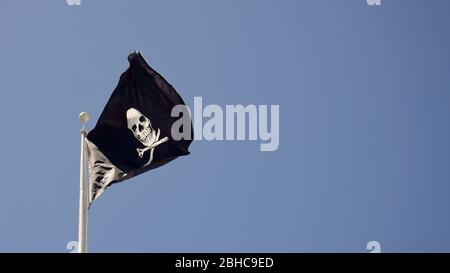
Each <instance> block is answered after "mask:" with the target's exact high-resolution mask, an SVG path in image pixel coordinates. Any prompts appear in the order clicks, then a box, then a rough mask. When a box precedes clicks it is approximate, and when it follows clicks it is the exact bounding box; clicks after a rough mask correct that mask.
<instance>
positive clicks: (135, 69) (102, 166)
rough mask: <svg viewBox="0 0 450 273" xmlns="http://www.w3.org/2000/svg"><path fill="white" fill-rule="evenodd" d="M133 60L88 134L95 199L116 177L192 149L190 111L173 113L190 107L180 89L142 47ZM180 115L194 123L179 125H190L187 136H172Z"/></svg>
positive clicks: (149, 168)
mask: <svg viewBox="0 0 450 273" xmlns="http://www.w3.org/2000/svg"><path fill="white" fill-rule="evenodd" d="M128 61H129V63H130V66H129V68H128V69H127V70H126V71H125V72H124V73H123V74H122V75H121V77H120V80H119V83H118V85H117V87H116V89H115V90H114V92H113V93H112V95H111V98H110V99H109V101H108V103H107V104H106V106H105V109H104V110H103V112H102V114H101V116H100V118H99V120H98V122H97V124H96V126H95V128H94V129H93V130H92V131H90V132H89V134H88V135H87V141H86V142H87V148H88V155H89V174H90V192H91V195H90V201H91V202H92V201H93V200H94V199H95V198H97V197H98V196H99V195H100V194H101V193H102V192H103V191H104V190H105V189H106V188H107V187H108V186H110V185H111V184H113V183H117V182H121V181H124V180H126V179H129V178H131V177H133V176H136V175H138V174H140V173H143V172H146V171H148V170H151V169H154V168H157V167H159V166H162V165H164V164H166V163H168V162H170V161H171V160H173V159H175V158H177V157H178V156H183V155H188V154H189V151H188V148H189V145H190V144H191V142H192V139H193V132H192V130H191V128H192V125H191V123H192V121H191V119H190V117H189V116H186V117H172V115H171V112H172V109H173V108H174V107H175V106H177V107H186V105H185V103H184V101H183V99H182V98H181V97H180V95H179V94H178V93H177V91H176V90H175V89H174V88H173V87H172V85H170V84H169V83H168V82H167V81H166V80H165V79H164V78H163V77H162V76H161V75H160V74H159V73H158V72H156V71H155V70H153V69H152V68H151V67H150V66H149V65H148V64H147V62H146V61H145V60H144V58H143V57H142V55H141V54H140V53H139V52H135V53H132V54H130V55H129V56H128ZM182 113H184V115H188V114H186V113H188V112H187V111H182ZM180 118H183V119H185V121H186V118H188V124H189V126H181V127H180V130H189V132H187V133H188V136H190V137H188V138H182V139H179V138H178V137H176V138H174V137H172V134H171V132H172V125H173V124H174V123H175V122H176V121H177V120H179V119H180ZM184 124H186V122H184ZM185 133H186V132H185Z"/></svg>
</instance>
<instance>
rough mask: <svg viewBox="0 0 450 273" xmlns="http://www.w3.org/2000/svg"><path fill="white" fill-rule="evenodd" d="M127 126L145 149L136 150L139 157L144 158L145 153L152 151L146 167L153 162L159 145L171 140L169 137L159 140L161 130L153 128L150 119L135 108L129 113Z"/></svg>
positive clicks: (129, 110)
mask: <svg viewBox="0 0 450 273" xmlns="http://www.w3.org/2000/svg"><path fill="white" fill-rule="evenodd" d="M127 125H128V129H130V130H131V132H133V135H134V137H135V138H136V139H137V140H139V141H140V142H141V143H142V144H143V145H144V146H145V148H143V149H140V148H136V151H137V153H138V156H139V157H141V158H142V157H143V156H144V153H145V152H147V151H150V159H149V161H148V162H147V164H146V165H148V164H150V163H151V162H152V160H153V151H154V149H155V148H156V146H158V145H159V144H162V143H164V142H166V141H167V140H169V138H168V137H164V138H162V139H159V134H160V130H159V129H157V128H156V130H155V128H153V127H152V122H151V121H150V119H149V118H147V117H146V116H144V115H143V114H142V113H141V112H139V111H138V110H136V109H134V108H130V109H128V111H127Z"/></svg>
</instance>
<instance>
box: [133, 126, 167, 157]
mask: <svg viewBox="0 0 450 273" xmlns="http://www.w3.org/2000/svg"><path fill="white" fill-rule="evenodd" d="M159 133H160V131H159V129H158V132H157V133H156V141H155V142H153V143H152V144H151V145H150V146H147V147H145V148H144V149H139V148H137V149H136V151H137V153H138V155H139V157H140V158H142V157H143V156H144V153H145V152H146V151H148V150H151V151H152V152H153V149H154V148H155V147H156V146H158V145H159V144H162V143H164V142H166V141H168V140H169V138H168V137H164V138H162V139H159ZM150 160H151V159H150Z"/></svg>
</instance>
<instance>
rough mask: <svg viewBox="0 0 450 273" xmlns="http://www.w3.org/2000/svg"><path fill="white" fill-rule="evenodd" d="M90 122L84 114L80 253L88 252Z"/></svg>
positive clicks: (82, 119) (81, 115)
mask: <svg viewBox="0 0 450 273" xmlns="http://www.w3.org/2000/svg"><path fill="white" fill-rule="evenodd" d="M88 120H89V114H88V113H86V112H82V113H81V114H80V121H81V124H82V128H81V131H80V134H81V150H80V208H79V216H78V253H86V252H87V227H88V202H89V200H88V198H89V196H88V192H89V191H88V184H87V181H86V135H87V131H86V129H85V128H84V124H85V123H86V122H87V121H88Z"/></svg>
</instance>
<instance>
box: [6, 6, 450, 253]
mask: <svg viewBox="0 0 450 273" xmlns="http://www.w3.org/2000/svg"><path fill="white" fill-rule="evenodd" d="M449 15H450V2H449V1H447V0H433V1H426V0H417V1H413V0H411V1H395V0H382V6H381V7H370V6H368V5H367V4H366V1H364V0H348V1H335V0H328V1H325V0H323V1H318V0H304V1H300V0H283V1H263V0H258V1H256V0H246V1H207V0H202V1H199V0H190V1H143V0H142V1H125V0H120V1H119V0H116V1H107V0H103V1H100V0H95V1H94V0H82V5H81V6H79V7H70V6H68V5H67V4H66V2H65V1H64V0H59V1H44V0H41V1H25V0H7V1H2V2H1V4H0V37H1V38H0V111H1V112H0V124H1V134H0V150H1V153H0V170H1V173H2V175H1V182H0V183H1V189H0V216H1V221H0V251H1V252H8V251H18V252H24V251H27V252H66V249H65V247H66V243H67V242H68V241H72V240H76V239H77V218H78V187H79V185H78V171H79V129H80V124H79V120H78V114H79V113H80V112H81V111H88V112H89V113H90V114H91V117H92V119H91V122H90V123H89V124H88V127H89V128H92V127H93V126H94V124H95V122H96V120H97V118H98V116H99V114H100V112H101V111H102V109H103V106H104V105H105V103H106V101H107V99H108V98H109V96H110V94H111V92H112V90H113V89H114V87H115V86H116V84H117V82H118V79H119V76H120V74H121V73H122V72H123V71H124V70H125V69H126V68H127V66H128V63H127V59H126V57H127V55H128V53H130V52H131V51H132V50H141V51H142V52H143V54H144V55H145V56H146V58H147V60H148V62H149V63H150V64H151V65H152V66H153V67H154V68H155V69H156V70H158V71H159V72H160V73H161V74H162V75H164V76H165V78H166V79H168V80H169V81H170V82H171V83H172V84H173V85H174V86H175V87H176V88H177V90H178V91H179V93H181V95H182V96H183V98H184V99H185V101H186V102H187V103H188V104H189V105H192V103H193V98H194V96H202V97H203V103H204V104H211V103H215V104H219V105H225V104H244V105H246V104H279V105H280V147H279V150H278V151H276V152H266V153H263V152H260V151H259V143H257V142H254V141H253V142H249V141H240V142H238V141H234V142H207V141H197V142H194V143H193V144H192V146H191V152H192V154H191V155H190V156H188V157H184V158H180V159H177V160H176V161H174V162H172V163H171V164H168V165H166V166H164V167H161V168H159V169H157V170H154V171H151V172H148V173H145V174H143V175H141V176H138V177H136V178H133V179H132V180H130V181H128V182H124V183H121V184H118V185H114V186H113V187H111V188H109V189H108V191H107V192H105V194H104V195H103V196H102V197H101V198H99V199H98V200H97V201H96V203H94V206H93V207H92V209H91V210H90V215H89V216H90V219H89V249H90V251H92V252H109V251H111V252H118V251H124V252H180V251H188V252H209V251H215V252H217V251H226V252H228V251H229V252H234V251H239V252H247V251H252V252H265V251H271V252H305V251H318V252H323V251H338V252H347V251H355V252H367V251H366V249H365V247H366V243H367V242H368V241H372V240H377V241H379V242H380V243H381V246H382V251H384V252H397V251H408V252H410V251H450V232H449V231H450V219H449V212H448V210H449V208H450V198H449V193H450V180H449V179H450V77H449V74H448V73H449V71H450V52H449V48H450V16H449Z"/></svg>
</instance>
